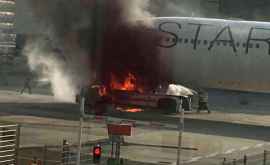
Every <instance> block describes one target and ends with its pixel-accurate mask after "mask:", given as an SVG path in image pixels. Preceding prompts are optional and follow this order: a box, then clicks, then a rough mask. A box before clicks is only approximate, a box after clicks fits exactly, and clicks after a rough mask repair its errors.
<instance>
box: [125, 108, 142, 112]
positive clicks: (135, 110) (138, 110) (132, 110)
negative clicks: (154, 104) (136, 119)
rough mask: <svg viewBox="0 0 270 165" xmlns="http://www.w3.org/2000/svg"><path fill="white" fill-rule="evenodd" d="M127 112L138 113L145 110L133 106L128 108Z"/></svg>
mask: <svg viewBox="0 0 270 165" xmlns="http://www.w3.org/2000/svg"><path fill="white" fill-rule="evenodd" d="M126 112H130V113H138V112H143V110H142V109H139V108H133V109H127V110H126Z"/></svg>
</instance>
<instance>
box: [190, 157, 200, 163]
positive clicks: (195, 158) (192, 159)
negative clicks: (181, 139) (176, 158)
mask: <svg viewBox="0 0 270 165" xmlns="http://www.w3.org/2000/svg"><path fill="white" fill-rule="evenodd" d="M200 159H202V157H201V156H198V157H194V158H191V159H190V160H188V161H187V162H188V163H191V162H196V161H198V160H200Z"/></svg>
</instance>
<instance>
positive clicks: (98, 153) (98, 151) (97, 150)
mask: <svg viewBox="0 0 270 165" xmlns="http://www.w3.org/2000/svg"><path fill="white" fill-rule="evenodd" d="M94 154H95V155H97V156H98V155H101V148H100V147H98V148H95V149H94Z"/></svg>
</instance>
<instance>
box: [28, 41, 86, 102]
mask: <svg viewBox="0 0 270 165" xmlns="http://www.w3.org/2000/svg"><path fill="white" fill-rule="evenodd" d="M45 44H46V42H44V41H43V40H34V42H33V41H29V42H28V44H27V46H26V47H25V48H24V55H26V56H27V59H28V65H29V67H30V69H31V70H32V71H34V72H36V73H38V75H39V78H40V79H46V80H49V81H50V83H51V88H52V92H53V94H54V96H55V98H56V99H57V100H60V101H65V102H74V100H75V95H76V94H77V93H78V90H79V88H78V87H79V86H80V85H81V84H82V81H85V82H87V81H86V79H88V78H89V77H87V75H86V74H85V73H84V72H83V71H82V69H81V71H80V69H78V67H77V66H76V65H75V66H70V65H67V63H66V61H63V60H62V59H61V58H59V54H58V53H57V52H53V51H50V50H46V49H45V48H44V47H46V45H45ZM77 55H78V54H77ZM77 57H78V58H79V57H80V56H79V55H78V56H77ZM69 62H70V63H76V62H78V61H72V60H70V61H69ZM78 64H79V62H78ZM76 67H77V68H76ZM81 68H84V67H83V66H81Z"/></svg>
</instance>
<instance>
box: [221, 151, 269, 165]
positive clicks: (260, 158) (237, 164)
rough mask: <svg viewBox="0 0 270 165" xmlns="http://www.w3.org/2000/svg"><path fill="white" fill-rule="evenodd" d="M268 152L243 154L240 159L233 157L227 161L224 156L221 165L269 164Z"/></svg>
mask: <svg viewBox="0 0 270 165" xmlns="http://www.w3.org/2000/svg"><path fill="white" fill-rule="evenodd" d="M269 156H270V152H269V151H266V150H265V151H264V152H263V154H257V155H252V156H247V155H244V157H243V158H242V159H234V160H230V161H227V160H226V158H224V160H223V162H222V165H249V164H250V165H270V157H269Z"/></svg>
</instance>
